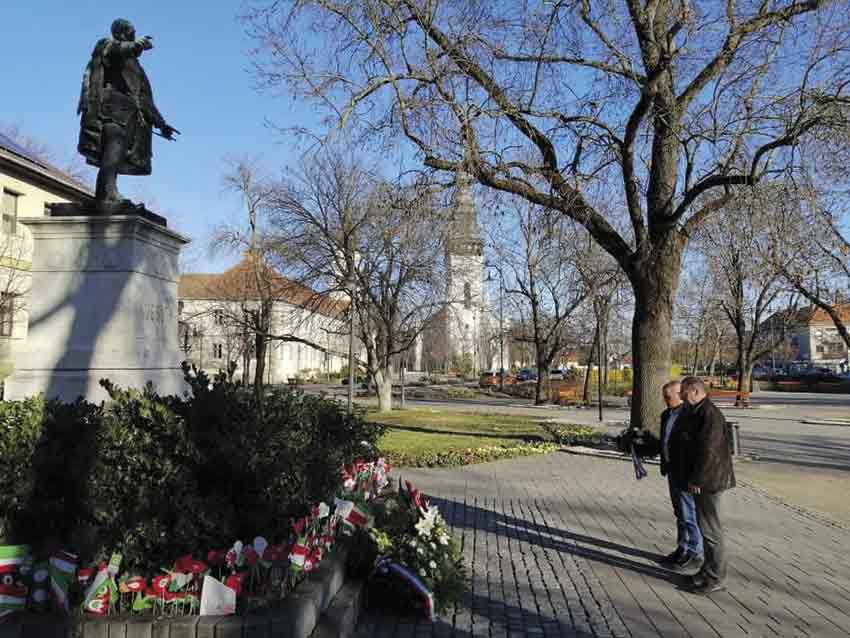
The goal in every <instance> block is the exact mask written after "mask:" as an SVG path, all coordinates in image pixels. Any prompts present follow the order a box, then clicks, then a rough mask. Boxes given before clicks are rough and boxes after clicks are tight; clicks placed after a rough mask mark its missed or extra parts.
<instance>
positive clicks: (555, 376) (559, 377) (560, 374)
mask: <svg viewBox="0 0 850 638" xmlns="http://www.w3.org/2000/svg"><path fill="white" fill-rule="evenodd" d="M566 375H567V371H566V370H564V369H563V368H553V369H552V370H549V379H550V380H552V381H563V380H564V377H565V376H566Z"/></svg>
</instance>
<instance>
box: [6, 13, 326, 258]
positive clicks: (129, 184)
mask: <svg viewBox="0 0 850 638" xmlns="http://www.w3.org/2000/svg"><path fill="white" fill-rule="evenodd" d="M2 4H3V10H2V18H0V19H1V20H2V31H1V32H2V36H0V60H2V63H0V86H2V90H0V96H2V97H0V123H3V124H11V125H18V126H19V127H20V128H21V129H22V131H23V132H24V133H26V134H27V135H29V136H31V137H33V138H36V139H38V140H40V141H42V142H45V143H46V144H47V145H48V146H49V147H50V150H51V151H52V152H53V153H54V154H55V156H56V157H57V158H58V159H59V160H60V162H61V160H65V161H67V160H69V159H71V158H72V157H73V155H74V154H75V153H76V144H77V135H78V131H79V119H78V117H77V116H76V114H75V113H76V106H77V99H78V97H79V92H80V81H81V79H82V74H83V70H84V68H85V65H86V63H87V62H88V59H89V55H90V53H91V50H92V48H93V46H94V44H95V42H96V41H97V40H98V39H99V38H102V37H105V36H106V35H108V34H109V26H110V24H111V23H112V20H114V19H115V18H119V17H123V18H127V19H128V20H130V21H131V22H133V24H134V25H135V26H136V33H137V35H138V36H142V35H151V36H153V39H154V49H153V50H151V51H147V52H145V54H144V55H143V56H142V64H143V66H144V68H145V70H146V71H147V74H148V77H149V78H150V80H151V84H152V86H153V91H154V99H155V101H156V104H157V106H158V107H159V110H160V111H161V112H162V114H163V115H164V116H165V118H166V120H167V121H168V122H169V124H171V125H173V126H174V127H176V128H178V129H179V130H180V131H181V132H182V133H183V134H182V135H181V136H179V138H178V142H176V143H169V142H166V141H165V140H162V139H161V138H158V137H154V161H153V174H152V175H151V176H149V177H121V178H119V188H120V189H121V190H122V192H124V193H125V194H126V195H135V194H139V193H141V194H143V196H145V197H147V198H148V199H149V200H150V198H153V200H154V201H155V203H156V206H157V208H159V209H160V210H161V211H162V212H163V213H164V214H166V216H167V217H168V219H169V225H170V226H172V227H174V228H175V229H176V230H178V231H180V232H183V233H185V234H187V235H189V236H190V237H191V238H192V239H193V240H194V246H193V249H192V250H191V251H190V255H192V259H191V260H190V265H191V267H192V269H193V270H209V269H219V268H222V267H225V266H227V265H228V263H229V262H230V261H232V259H233V258H232V257H226V256H225V257H219V258H217V259H211V258H209V257H208V256H207V254H206V250H204V248H205V244H206V241H207V238H208V236H209V233H210V230H211V228H212V227H213V226H214V225H215V224H217V223H223V222H227V221H228V219H234V218H235V216H236V215H238V214H239V212H240V211H239V202H238V200H237V199H236V198H235V197H234V196H232V195H229V194H225V193H223V192H222V190H221V186H220V179H221V174H222V172H223V170H224V162H223V160H224V158H225V157H226V156H233V155H242V154H246V153H248V154H251V155H258V156H259V157H260V159H261V161H262V163H263V164H264V166H265V167H266V168H267V169H268V170H269V171H270V172H276V171H277V170H279V169H280V168H281V167H282V166H283V165H285V164H287V163H290V162H293V161H295V160H296V159H297V153H298V151H297V149H295V148H294V141H293V140H290V139H287V138H285V137H283V136H282V135H281V134H280V133H278V132H277V131H274V130H272V129H270V128H269V127H268V126H267V125H266V124H265V121H266V119H267V118H268V119H271V120H273V121H274V122H275V123H277V124H279V125H282V126H290V125H293V124H296V123H297V124H301V125H310V124H311V123H313V122H315V120H314V118H313V116H312V114H311V109H310V106H309V105H308V104H306V103H296V102H294V101H293V99H292V98H291V97H289V96H281V95H278V96H273V95H270V94H260V93H258V92H257V91H255V90H254V88H253V85H254V80H253V78H252V77H251V75H250V74H249V73H248V72H247V69H248V66H249V59H248V55H247V52H248V50H249V49H250V47H251V42H250V41H249V40H248V39H247V38H246V37H245V36H244V34H243V30H242V27H241V25H240V24H239V22H238V21H237V19H236V18H237V14H238V12H239V9H240V7H241V6H242V5H241V2H240V0H232V1H228V0H177V1H171V2H166V1H165V0H146V1H142V0H135V1H132V2H131V1H129V0H113V1H111V2H104V1H103V0H74V1H73V2H71V1H69V0H6V1H5V2H3V3H2Z"/></svg>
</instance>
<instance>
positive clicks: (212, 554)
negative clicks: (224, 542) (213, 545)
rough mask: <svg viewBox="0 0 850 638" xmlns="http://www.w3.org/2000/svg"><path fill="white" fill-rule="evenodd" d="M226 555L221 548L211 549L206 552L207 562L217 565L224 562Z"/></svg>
mask: <svg viewBox="0 0 850 638" xmlns="http://www.w3.org/2000/svg"><path fill="white" fill-rule="evenodd" d="M226 555H227V552H226V551H225V550H223V549H211V550H210V551H209V552H208V553H207V563H209V564H210V565H212V566H214V567H217V566H218V565H221V564H222V563H224V557H225V556H226Z"/></svg>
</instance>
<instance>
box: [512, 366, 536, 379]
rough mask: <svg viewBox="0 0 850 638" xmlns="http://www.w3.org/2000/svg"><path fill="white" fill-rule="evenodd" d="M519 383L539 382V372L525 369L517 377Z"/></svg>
mask: <svg viewBox="0 0 850 638" xmlns="http://www.w3.org/2000/svg"><path fill="white" fill-rule="evenodd" d="M516 380H517V381H537V370H532V369H531V368H523V369H522V370H520V371H519V372H517V375H516Z"/></svg>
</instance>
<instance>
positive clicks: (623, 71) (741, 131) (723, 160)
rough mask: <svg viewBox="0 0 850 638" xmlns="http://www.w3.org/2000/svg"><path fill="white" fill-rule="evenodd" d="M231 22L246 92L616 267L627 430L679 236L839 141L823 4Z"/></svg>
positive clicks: (284, 12)
mask: <svg viewBox="0 0 850 638" xmlns="http://www.w3.org/2000/svg"><path fill="white" fill-rule="evenodd" d="M245 18H246V24H247V28H248V31H249V33H250V34H251V35H252V36H253V37H254V38H255V39H256V40H257V42H258V47H257V53H256V57H255V63H256V70H257V73H258V76H259V77H260V79H261V80H262V81H264V82H265V83H266V84H267V85H271V86H275V85H278V84H283V83H287V84H288V85H289V86H290V87H291V88H292V90H293V91H294V92H295V93H296V94H297V95H299V96H304V97H306V98H308V99H309V100H311V101H313V102H314V103H315V104H318V105H320V106H321V107H323V108H325V112H326V113H327V114H328V119H327V124H328V125H330V126H333V125H339V126H351V127H354V128H357V129H358V130H360V131H362V132H363V133H364V134H365V135H367V136H371V137H372V139H376V138H377V139H383V140H388V141H390V142H391V143H395V139H396V138H397V137H398V136H403V137H404V138H405V139H407V140H408V141H409V142H410V143H412V144H413V145H414V147H415V149H416V150H417V151H418V153H419V156H420V157H421V159H422V162H423V163H424V165H425V166H426V167H428V168H430V169H432V170H436V171H448V172H457V171H459V170H469V171H470V172H471V173H472V174H473V175H474V177H475V178H476V179H477V180H478V181H479V182H480V183H482V184H484V185H485V186H488V187H490V188H492V189H496V190H499V191H504V192H508V193H513V194H516V195H519V196H521V197H523V198H525V199H527V200H528V201H529V202H531V203H533V204H536V205H539V206H541V207H543V208H545V209H547V210H553V211H559V212H561V213H563V214H564V215H567V216H569V217H571V218H572V219H574V220H575V221H577V222H578V223H580V224H582V225H583V226H584V227H585V228H586V229H587V231H588V232H589V233H590V234H591V236H592V237H593V238H594V239H595V240H596V241H597V242H598V243H599V245H600V246H602V247H603V248H604V249H605V250H606V251H607V252H608V253H610V254H611V256H612V257H613V258H614V259H616V260H617V261H618V263H619V264H620V266H621V267H622V269H623V271H624V272H625V273H626V274H627V276H628V278H629V281H630V283H631V285H632V289H633V291H634V297H635V314H634V322H633V330H632V341H633V350H634V352H633V355H634V356H633V358H634V364H635V379H634V399H635V400H634V401H633V404H632V422H633V423H634V424H636V425H638V424H641V425H644V426H649V427H652V426H653V425H654V424H655V423H656V422H657V420H658V415H659V413H660V412H661V409H662V407H663V406H662V402H661V392H660V388H661V384H662V383H663V382H664V380H665V377H666V374H665V370H667V369H668V367H669V363H670V340H671V321H672V317H673V305H674V300H675V291H676V289H677V286H678V281H679V272H680V266H681V260H682V255H683V252H684V250H685V246H686V245H687V242H688V238H689V237H690V236H691V235H692V234H694V232H695V231H696V230H697V229H698V228H699V227H700V226H701V225H702V224H703V223H704V222H705V220H706V219H707V218H708V217H709V216H710V215H711V214H712V213H713V212H714V211H716V210H718V209H719V208H721V207H722V206H723V205H724V204H725V203H727V202H728V201H730V197H731V194H730V191H729V187H730V186H733V185H742V184H748V185H750V184H755V183H756V182H758V181H760V180H762V179H766V178H770V176H772V175H776V174H777V172H778V171H783V170H785V171H789V172H793V171H794V170H795V168H796V164H795V163H794V161H793V158H794V156H795V152H794V151H795V147H796V146H797V144H798V143H799V142H800V140H801V139H802V138H803V137H805V136H806V135H807V134H811V133H813V132H815V131H816V130H818V129H831V130H836V129H839V128H840V129H842V130H846V128H847V120H848V118H847V99H848V89H850V83H848V77H849V76H848V61H849V60H850V54H849V53H848V44H847V43H848V42H850V37H848V31H850V28H848V24H850V15H848V12H847V11H846V7H845V6H844V4H843V3H840V2H828V1H826V0H821V1H819V0H776V1H771V2H767V1H763V0H759V1H756V0H727V1H726V2H717V1H716V0H700V1H697V0H651V1H647V2H640V1H639V0H622V1H616V0H602V1H600V2H589V1H588V0H578V1H574V2H567V1H560V0H556V1H550V0H538V1H532V2H527V3H521V4H516V3H511V2H490V1H486V0H465V1H463V2H459V1H458V0H303V1H300V2H292V3H284V2H279V1H274V2H272V1H271V0H255V2H254V3H253V6H252V8H251V9H249V10H248V12H247V14H246V16H245ZM614 184H616V185H617V186H616V187H614V186H613V185H614ZM609 185H610V186H609ZM602 201H609V202H614V203H615V204H616V205H615V206H612V207H611V210H613V211H614V213H615V214H613V215H612V214H608V213H605V212H604V210H603V209H602V208H601V207H600V205H599V204H600V202H602ZM618 211H623V213H622V214H620V213H619V212H618Z"/></svg>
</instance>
